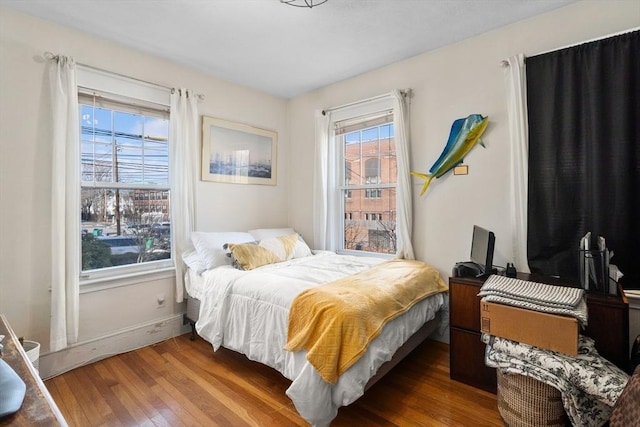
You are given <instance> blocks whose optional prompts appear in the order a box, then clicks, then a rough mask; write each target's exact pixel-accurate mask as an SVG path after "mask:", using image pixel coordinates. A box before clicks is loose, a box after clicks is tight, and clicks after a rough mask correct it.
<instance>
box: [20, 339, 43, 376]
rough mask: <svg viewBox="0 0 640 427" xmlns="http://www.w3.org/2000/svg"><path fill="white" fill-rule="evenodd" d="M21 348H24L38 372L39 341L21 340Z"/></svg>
mask: <svg viewBox="0 0 640 427" xmlns="http://www.w3.org/2000/svg"><path fill="white" fill-rule="evenodd" d="M22 348H24V351H25V353H27V357H28V358H29V360H30V361H31V364H32V365H33V367H34V368H36V371H38V372H40V371H39V369H40V361H39V360H40V343H39V342H35V341H29V340H23V341H22Z"/></svg>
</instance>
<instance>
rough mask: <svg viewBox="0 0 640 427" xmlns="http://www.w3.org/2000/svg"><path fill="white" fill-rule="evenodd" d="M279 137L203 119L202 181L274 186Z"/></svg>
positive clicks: (265, 131)
mask: <svg viewBox="0 0 640 427" xmlns="http://www.w3.org/2000/svg"><path fill="white" fill-rule="evenodd" d="M277 146H278V134H277V132H275V131H271V130H266V129H261V128H257V127H254V126H250V125H246V124H242V123H236V122H231V121H228V120H223V119H218V118H215V117H208V116H202V180H203V181H215V182H228V183H232V184H263V185H276V171H277V164H276V163H277V155H276V150H277Z"/></svg>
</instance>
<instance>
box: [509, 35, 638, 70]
mask: <svg viewBox="0 0 640 427" xmlns="http://www.w3.org/2000/svg"><path fill="white" fill-rule="evenodd" d="M638 30H640V27H635V28H629V29H628V30H622V31H618V32H617V33H612V34H608V35H606V36H602V37H596V38H595V39H590V40H585V41H582V42H578V43H574V44H570V45H567V46H563V47H559V48H556V49H550V50H545V51H544V52H540V53H535V54H533V55H530V56H538V55H544V54H545V53H551V52H555V51H556V50H562V49H567V48H570V47H574V46H580V45H581V44H585V43H591V42H597V41H598V40H604V39H608V38H609V37H615V36H619V35H622V34H626V33H632V32H634V31H638ZM508 66H509V61H507V60H506V59H503V60H502V61H500V67H502V68H507V67H508Z"/></svg>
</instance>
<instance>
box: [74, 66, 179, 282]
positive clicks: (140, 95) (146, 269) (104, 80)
mask: <svg viewBox="0 0 640 427" xmlns="http://www.w3.org/2000/svg"><path fill="white" fill-rule="evenodd" d="M77 83H78V94H77V96H78V103H79V108H78V112H77V114H78V115H80V114H81V111H82V109H81V107H80V106H81V105H86V103H85V102H82V101H81V99H82V97H83V96H86V95H87V94H90V93H95V94H96V95H100V96H103V97H105V103H106V104H109V106H107V107H106V108H109V109H112V110H116V111H120V112H126V113H134V114H140V111H141V110H142V111H144V112H153V111H155V114H146V115H147V116H148V117H157V115H158V112H160V111H161V112H163V113H165V114H166V119H167V120H168V121H170V106H171V94H170V89H168V88H164V87H161V86H157V85H153V84H151V83H147V82H143V81H140V80H136V79H132V78H129V77H126V76H122V75H118V74H111V73H108V72H105V71H102V70H97V69H94V68H90V67H86V66H81V65H78V66H77ZM79 122H80V123H81V120H79ZM78 131H79V132H80V129H78ZM170 135H171V130H170V124H169V130H168V137H169V138H170ZM79 143H80V144H82V138H81V137H80V138H79ZM168 144H171V141H170V140H169V141H168ZM80 151H81V150H80ZM170 153H171V150H170V148H168V153H167V156H168V159H169V158H170V155H171V154H170ZM78 162H81V159H78ZM168 163H169V165H168V167H169V176H170V174H171V162H170V160H169V161H168ZM76 184H77V186H78V189H79V190H80V188H82V187H85V188H114V189H115V188H121V189H131V190H134V189H140V190H145V189H148V190H153V191H156V192H162V193H164V192H165V191H168V192H170V191H171V188H170V181H168V182H167V184H166V185H164V184H163V185H161V186H158V185H156V184H152V185H149V184H135V185H131V184H126V183H116V182H114V181H113V180H112V181H109V182H96V181H95V177H94V181H93V182H89V181H85V182H83V181H82V168H80V171H79V174H78V176H77V177H76ZM170 209H171V207H169V210H170ZM74 223H75V224H76V227H78V229H80V228H81V215H80V214H78V215H76V216H75V218H74ZM78 245H79V247H80V250H79V255H78V256H79V257H80V258H82V240H80V241H79V242H78ZM173 256H174V241H173V239H171V257H170V258H168V259H163V260H156V261H147V262H144V263H136V264H128V265H121V266H114V267H105V268H101V269H95V270H85V271H83V270H82V260H81V259H80V260H79V262H78V265H79V266H80V269H79V271H78V274H79V284H80V288H81V292H87V291H90V290H92V289H96V288H97V289H103V288H111V287H117V286H124V285H128V284H134V283H140V281H141V280H143V281H144V280H155V279H161V278H167V277H171V276H173V275H174V274H175V260H174V258H173Z"/></svg>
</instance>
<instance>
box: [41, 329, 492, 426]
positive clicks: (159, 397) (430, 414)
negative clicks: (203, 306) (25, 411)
mask: <svg viewBox="0 0 640 427" xmlns="http://www.w3.org/2000/svg"><path fill="white" fill-rule="evenodd" d="M45 384H46V386H47V388H48V389H49V391H50V392H51V395H52V396H53V398H54V399H55V401H56V403H57V404H58V406H59V408H60V410H61V411H62V413H63V415H64V416H65V418H66V419H67V422H68V423H69V425H70V426H81V427H84V426H109V427H111V426H172V427H173V426H198V425H201V426H216V425H219V426H305V425H307V424H306V422H305V421H304V420H303V419H302V418H300V416H299V415H298V413H297V412H296V410H295V408H294V406H293V404H292V403H291V401H290V400H289V398H288V397H287V396H286V395H285V390H286V389H287V387H288V386H289V384H290V382H289V381H288V380H287V379H285V378H284V377H282V376H281V375H280V374H279V373H278V372H277V371H275V370H273V369H271V368H268V367H266V366H264V365H261V364H259V363H256V362H252V361H250V360H248V359H247V358H246V357H244V356H243V355H240V354H238V353H235V352H233V351H230V350H226V349H220V350H219V351H217V352H215V353H214V352H213V349H212V348H211V345H210V344H208V343H207V342H206V341H204V340H203V339H201V338H198V339H196V340H195V341H190V340H189V335H188V334H187V335H182V336H180V337H177V338H174V339H171V340H168V341H165V342H162V343H160V344H156V345H154V346H150V347H145V348H142V349H140V350H136V351H133V352H130V353H126V354H121V355H118V356H114V357H110V358H108V359H104V360H102V361H99V362H96V363H93V364H91V365H87V366H84V367H81V368H78V369H75V370H73V371H71V372H68V373H66V374H63V375H60V376H58V377H55V378H52V379H50V380H48V381H46V382H45ZM473 425H482V426H503V425H504V424H503V423H502V421H501V419H500V416H499V414H498V411H497V409H496V397H495V395H493V394H491V393H487V392H484V391H482V390H478V389H475V388H473V387H470V386H467V385H464V384H462V383H458V382H456V381H453V380H451V379H449V346H448V345H447V344H444V343H440V342H437V341H431V340H427V341H425V342H424V343H423V344H421V345H420V346H419V347H418V348H417V349H416V350H415V351H414V352H413V353H411V354H410V355H409V356H408V357H407V358H406V359H405V360H404V361H402V362H401V363H400V364H399V365H398V366H396V367H395V368H394V369H393V370H392V371H391V372H390V373H389V374H388V375H387V376H386V377H384V378H383V379H382V380H380V381H379V382H378V383H377V384H376V385H374V386H373V387H372V388H371V389H370V390H369V391H367V393H365V395H364V396H363V397H361V398H360V399H359V400H357V401H356V402H354V403H353V404H351V405H350V406H348V407H344V408H342V409H340V411H339V413H338V416H337V418H336V419H335V420H334V422H333V423H332V426H334V427H340V426H473Z"/></svg>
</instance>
